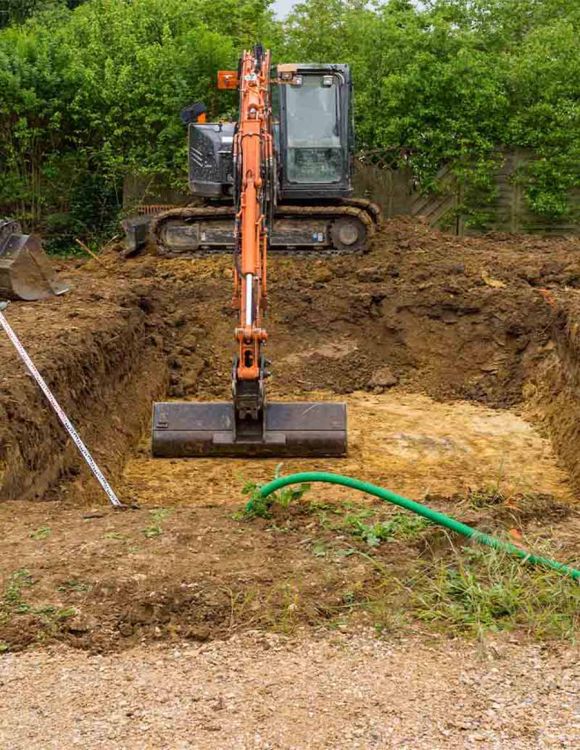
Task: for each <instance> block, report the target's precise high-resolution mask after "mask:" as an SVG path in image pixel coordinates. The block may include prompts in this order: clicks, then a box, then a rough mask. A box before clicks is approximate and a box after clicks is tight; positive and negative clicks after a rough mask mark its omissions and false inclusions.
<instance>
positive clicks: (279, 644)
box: [0, 633, 580, 750]
mask: <svg viewBox="0 0 580 750" xmlns="http://www.w3.org/2000/svg"><path fill="white" fill-rule="evenodd" d="M579 677H580V666H579V661H578V650H577V649H573V648H571V647H562V646H560V647H557V648H556V647H550V648H546V647H542V646H541V645H525V646H523V645H517V644H515V643H507V644H506V643H503V644H495V645H493V646H487V647H486V648H485V649H483V648H482V647H480V646H477V645H470V644H466V643H464V642H460V641H448V640H442V641H439V642H437V641H436V642H434V643H433V644H432V645H430V646H428V645H426V644H425V642H424V641H422V640H419V639H416V638H412V639H410V640H409V639H408V640H404V641H399V642H396V643H389V642H387V641H385V640H383V641H381V640H377V639H375V638H373V637H371V636H366V635H356V636H346V635H345V636H343V635H326V636H324V637H321V638H320V639H312V638H311V639H309V640H292V641H290V640H286V639H284V638H281V637H278V636H272V635H267V636H264V635H260V634H252V633H250V634H245V635H243V636H240V637H238V638H233V639H231V640H229V641H226V642H218V641H214V642H211V643H207V644H203V645H197V644H186V645H179V646H173V647H168V646H167V645H165V646H156V647H148V648H145V647H138V648H135V649H133V650H131V651H125V652H121V653H117V654H110V655H107V656H99V655H90V654H87V653H85V652H80V651H74V650H70V649H68V648H65V647H56V648H52V649H49V650H45V651H32V652H28V653H23V654H7V655H4V656H3V657H2V658H1V660H0V747H2V748H6V749H8V748H10V750H35V748H39V749H40V748H42V750H49V748H55V749H56V748H58V750H66V749H67V748H74V747H83V748H85V749H86V750H97V749H98V750H101V749H103V750H104V749H105V748H107V750H109V749H111V748H122V749H123V750H133V749H134V750H146V749H149V748H151V749H153V748H154V749H155V750H162V749H167V750H185V748H211V749H212V750H219V749H220V748H224V750H225V749H226V748H227V749H228V750H230V749H232V750H233V749H235V748H240V749H246V748H247V749H248V750H249V749H250V748H251V749H252V750H258V749H260V750H266V749H267V748H268V749H269V748H271V749H272V750H273V749H274V748H284V749H290V748H304V749H306V748H332V749H333V750H335V749H337V748H364V749H365V750H366V749H367V748H369V749H370V748H398V750H404V749H408V750H421V749H423V748H425V750H427V749H428V750H439V748H441V750H443V748H445V750H452V749H453V748H486V749H487V748H490V749H491V748H509V750H524V749H526V750H527V749H528V748H529V749H530V750H531V749H532V748H533V749H534V750H536V749H541V748H578V747H580V701H579V692H578V685H579V684H580V683H579V679H578V678H579Z"/></svg>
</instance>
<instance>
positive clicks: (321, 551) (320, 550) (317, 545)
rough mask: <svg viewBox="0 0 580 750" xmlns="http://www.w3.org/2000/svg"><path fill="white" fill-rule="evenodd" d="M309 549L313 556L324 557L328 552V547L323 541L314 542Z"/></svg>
mask: <svg viewBox="0 0 580 750" xmlns="http://www.w3.org/2000/svg"><path fill="white" fill-rule="evenodd" d="M311 549H312V554H313V555H314V557H326V556H327V554H328V547H327V546H326V544H324V542H314V544H313V545H312V548H311Z"/></svg>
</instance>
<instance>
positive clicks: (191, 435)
mask: <svg viewBox="0 0 580 750" xmlns="http://www.w3.org/2000/svg"><path fill="white" fill-rule="evenodd" d="M255 424H256V426H257V429H256V430H255V431H252V430H241V429H240V425H238V424H236V417H235V410H234V405H233V404H232V403H227V402H217V403H216V402H206V403H183V402H182V403H180V402H177V401H173V402H172V401H167V402H162V403H156V404H154V406H153V430H152V451H153V455H154V456H157V457H163V458H183V457H193V456H204V457H208V456H231V457H236V456H237V457H241V458H247V457H249V458H252V457H278V456H280V457H290V456H294V457H309V456H312V457H317V456H344V455H345V454H346V450H347V417H346V404H344V403H332V402H328V401H324V402H315V401H303V402H294V403H286V402H280V401H278V402H270V403H267V404H266V406H265V407H264V418H263V422H259V423H255ZM252 432H253V434H252Z"/></svg>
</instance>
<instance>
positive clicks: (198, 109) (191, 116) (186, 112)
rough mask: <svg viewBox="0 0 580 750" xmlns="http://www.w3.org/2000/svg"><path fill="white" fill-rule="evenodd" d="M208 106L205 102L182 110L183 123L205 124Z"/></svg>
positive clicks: (195, 103)
mask: <svg viewBox="0 0 580 750" xmlns="http://www.w3.org/2000/svg"><path fill="white" fill-rule="evenodd" d="M206 111H207V110H206V106H205V104H204V103H203V102H194V103H193V104H190V105H189V107H186V108H185V109H182V110H181V115H180V117H181V122H182V123H183V124H184V125H189V124H190V123H191V122H205V113H206Z"/></svg>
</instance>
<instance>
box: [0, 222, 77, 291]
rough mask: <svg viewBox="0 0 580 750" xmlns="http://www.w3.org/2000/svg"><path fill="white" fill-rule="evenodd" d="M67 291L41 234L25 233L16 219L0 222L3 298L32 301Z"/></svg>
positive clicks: (0, 265)
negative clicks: (41, 240)
mask: <svg viewBox="0 0 580 750" xmlns="http://www.w3.org/2000/svg"><path fill="white" fill-rule="evenodd" d="M66 291H68V287H66V286H65V285H64V284H62V283H61V282H60V281H59V280H58V279H57V277H56V274H55V272H54V271H53V269H52V267H51V265H50V261H49V259H48V257H47V255H46V253H45V252H44V250H43V249H42V244H41V242H40V240H39V239H38V237H36V236H34V235H31V234H23V233H22V228H21V227H20V224H19V223H18V222H17V221H0V299H12V300H27V301H32V300H39V299H46V298H47V297H52V296H53V295H57V294H63V293H64V292H66Z"/></svg>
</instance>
